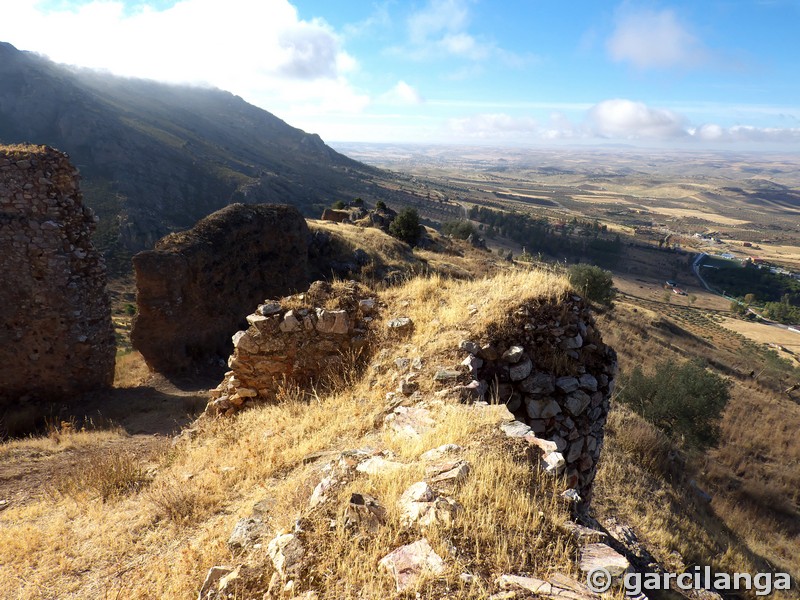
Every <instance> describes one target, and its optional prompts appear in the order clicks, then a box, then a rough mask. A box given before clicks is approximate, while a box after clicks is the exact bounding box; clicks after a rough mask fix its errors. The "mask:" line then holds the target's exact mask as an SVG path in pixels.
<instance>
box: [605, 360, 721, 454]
mask: <svg viewBox="0 0 800 600" xmlns="http://www.w3.org/2000/svg"><path fill="white" fill-rule="evenodd" d="M729 388H730V382H728V381H727V380H725V379H723V378H722V377H720V376H719V375H717V374H716V373H712V372H711V371H709V370H707V369H706V368H704V367H703V365H702V364H700V363H699V362H695V361H687V362H685V363H683V364H677V363H676V362H675V361H673V360H666V361H662V362H660V363H658V364H656V366H655V368H654V370H653V373H652V374H650V375H647V374H645V373H644V371H642V369H641V367H638V366H637V367H636V368H635V369H634V370H633V372H632V373H631V374H630V375H628V376H627V377H623V378H622V383H621V385H620V391H619V394H618V395H617V399H618V400H619V401H620V402H622V403H624V404H626V405H628V406H630V407H631V408H632V409H633V410H634V411H635V412H636V413H638V414H639V415H641V416H642V417H644V418H645V419H646V420H647V421H649V422H650V423H652V424H653V425H655V426H656V427H658V428H659V429H661V430H662V431H663V432H664V433H666V434H667V435H669V436H670V437H672V438H673V439H675V440H676V441H677V442H680V443H681V444H682V445H684V446H686V447H687V448H694V449H698V450H705V449H707V448H710V447H712V446H714V445H716V443H717V442H718V441H719V422H720V419H721V418H722V411H723V410H724V409H725V406H726V405H727V403H728V400H729V399H730V392H729Z"/></svg>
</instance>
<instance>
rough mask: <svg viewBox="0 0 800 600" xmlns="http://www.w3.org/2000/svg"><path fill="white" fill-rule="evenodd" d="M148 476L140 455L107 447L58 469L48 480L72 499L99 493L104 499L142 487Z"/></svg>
mask: <svg viewBox="0 0 800 600" xmlns="http://www.w3.org/2000/svg"><path fill="white" fill-rule="evenodd" d="M149 481H150V478H149V477H148V476H147V474H146V473H145V472H144V470H143V469H142V465H141V459H139V458H137V457H135V456H132V455H130V454H128V453H126V452H124V451H122V450H116V449H114V450H111V451H108V452H107V453H106V454H105V455H104V456H94V457H91V458H88V459H87V460H85V461H82V462H79V463H78V464H76V465H74V466H73V467H72V468H70V469H67V470H65V471H62V472H60V473H59V474H58V475H56V476H55V477H54V478H53V479H52V480H51V482H50V485H51V487H52V489H53V490H55V491H56V492H58V493H60V494H61V495H64V496H70V497H72V498H74V499H79V498H84V497H89V498H93V497H99V498H100V499H101V500H102V501H103V502H106V501H108V500H111V499H113V498H116V497H119V496H124V495H126V494H128V493H130V492H134V491H136V490H139V489H141V488H143V487H144V486H146V485H147V483H149Z"/></svg>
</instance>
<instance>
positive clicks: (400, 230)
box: [389, 208, 420, 246]
mask: <svg viewBox="0 0 800 600" xmlns="http://www.w3.org/2000/svg"><path fill="white" fill-rule="evenodd" d="M389 233H390V234H391V235H392V236H394V237H396V238H397V239H398V240H400V241H402V242H405V243H407V244H409V245H411V246H416V245H417V242H418V241H419V236H420V226H419V213H417V211H416V210H415V209H413V208H404V209H403V210H402V211H400V214H399V215H397V217H396V218H395V220H394V221H392V224H391V225H389Z"/></svg>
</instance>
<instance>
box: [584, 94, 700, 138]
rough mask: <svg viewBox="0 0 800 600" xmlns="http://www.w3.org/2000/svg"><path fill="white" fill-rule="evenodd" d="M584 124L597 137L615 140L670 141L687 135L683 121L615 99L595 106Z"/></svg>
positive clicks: (657, 109)
mask: <svg viewBox="0 0 800 600" xmlns="http://www.w3.org/2000/svg"><path fill="white" fill-rule="evenodd" d="M587 124H588V126H589V128H590V129H591V130H592V132H593V133H594V134H595V135H597V136H598V137H605V138H615V139H661V140H663V139H673V138H679V137H683V136H685V135H687V132H686V119H685V118H684V117H683V116H681V115H679V114H677V113H674V112H672V111H671V110H666V109H663V108H652V107H650V106H647V105H646V104H643V103H642V102H633V101H632V100H623V99H614V100H604V101H603V102H600V103H599V104H596V105H595V106H593V107H592V108H591V109H589V112H588V113H587Z"/></svg>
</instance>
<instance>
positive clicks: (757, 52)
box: [0, 0, 800, 151]
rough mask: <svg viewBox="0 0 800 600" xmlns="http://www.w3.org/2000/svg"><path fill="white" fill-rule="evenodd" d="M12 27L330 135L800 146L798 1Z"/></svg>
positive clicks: (537, 3)
mask: <svg viewBox="0 0 800 600" xmlns="http://www.w3.org/2000/svg"><path fill="white" fill-rule="evenodd" d="M3 12H4V14H3V19H2V21H0V40H2V41H8V42H10V43H12V44H14V45H15V46H17V47H18V48H20V49H24V50H32V51H37V52H41V53H43V54H46V55H48V56H50V57H51V58H52V59H53V60H56V61H58V62H65V63H69V64H78V65H81V66H89V67H93V68H101V69H106V70H109V71H111V72H115V73H118V74H122V75H131V76H137V77H147V78H154V79H159V80H164V81H174V82H182V83H192V84H203V85H214V86H217V87H221V88H223V89H227V90H230V91H232V92H234V93H236V94H238V95H240V96H242V97H243V98H245V99H246V100H248V101H249V102H252V103H253V104H256V105H258V106H261V107H262V108H265V109H266V110H269V111H270V112H273V113H274V114H276V115H278V116H279V117H281V118H283V119H285V120H286V121H288V122H289V123H291V124H292V125H295V126H298V127H301V128H303V129H305V130H307V131H312V132H316V133H319V134H320V135H322V137H323V138H324V139H325V140H327V141H370V142H425V143H457V144H463V143H488V144H494V145H503V144H515V145H516V144H530V145H543V144H563V143H569V144H574V143H580V144H592V143H608V142H625V143H635V144H642V145H648V146H676V147H697V148H706V147H708V148H712V147H713V148H719V147H722V148H731V149H757V148H764V149H774V148H783V149H789V150H794V151H796V150H797V149H800V66H798V59H800V0H704V1H702V2H697V1H692V2H677V1H674V2H658V1H644V0H642V1H639V0H630V1H628V0H624V1H621V2H598V1H597V0H594V1H583V0H572V1H571V2H563V1H558V2H557V1H555V0H508V1H502V2H500V1H495V2H490V1H489V0H418V1H416V2H399V1H391V0H390V1H385V2H380V1H376V2H368V1H366V2H341V1H339V2H331V1H330V0H327V1H322V0H294V1H292V2H289V1H288V0H226V1H224V2H222V1H217V0H181V1H178V2H176V1H174V0H137V1H133V0H129V1H127V2H121V1H107V0H92V1H86V0H47V1H36V0H16V1H15V2H14V3H13V4H9V5H8V6H4V9H3Z"/></svg>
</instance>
